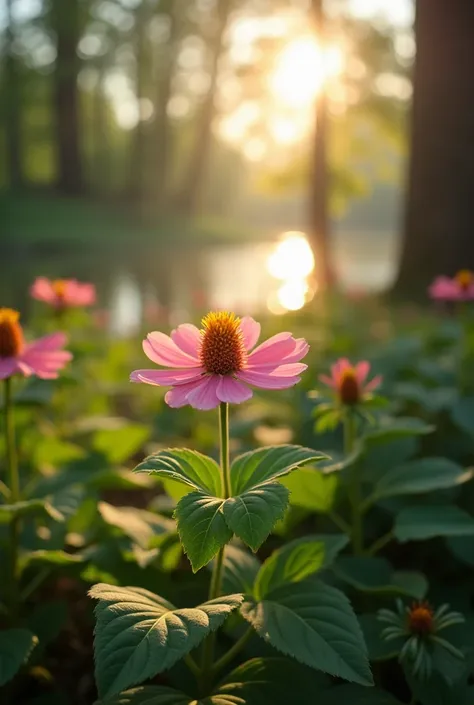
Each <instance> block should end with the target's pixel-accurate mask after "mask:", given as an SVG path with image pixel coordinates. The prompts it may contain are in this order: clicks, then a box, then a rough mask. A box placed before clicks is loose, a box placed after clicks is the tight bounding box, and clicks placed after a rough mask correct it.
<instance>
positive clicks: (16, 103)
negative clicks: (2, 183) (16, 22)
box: [4, 0, 24, 190]
mask: <svg viewBox="0 0 474 705" xmlns="http://www.w3.org/2000/svg"><path fill="white" fill-rule="evenodd" d="M6 11H7V17H6V21H7V27H6V47H5V74H4V75H5V83H4V86H5V92H4V100H5V118H6V124H5V128H6V129H5V137H6V146H7V165H8V179H9V183H10V188H11V189H12V190H16V189H19V188H21V187H22V186H23V182H24V177H23V169H22V144H21V142H22V140H21V116H22V115H21V96H20V76H19V75H18V61H17V58H16V56H15V54H14V51H13V42H14V40H15V29H14V26H13V17H12V0H7V5H6Z"/></svg>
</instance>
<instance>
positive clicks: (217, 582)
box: [200, 402, 231, 695]
mask: <svg viewBox="0 0 474 705" xmlns="http://www.w3.org/2000/svg"><path fill="white" fill-rule="evenodd" d="M219 442H220V459H221V479H222V489H223V491H224V498H225V499H227V498H228V497H230V494H231V487H230V462H229V405H228V404H226V403H224V402H223V403H222V404H220V406H219ZM224 550H225V547H223V548H221V549H220V551H219V553H218V554H217V556H216V559H215V561H214V566H213V568H212V577H211V584H210V587H209V600H214V599H215V598H216V597H219V595H220V594H221V584H222V571H223V567H224ZM215 643H216V633H215V632H211V634H209V636H208V637H207V638H206V640H205V642H204V644H203V649H202V661H201V678H200V689H201V691H202V693H203V694H204V695H205V694H206V691H207V690H208V689H209V687H210V685H211V681H212V671H213V661H214V646H215Z"/></svg>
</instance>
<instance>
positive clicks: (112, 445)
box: [92, 423, 150, 465]
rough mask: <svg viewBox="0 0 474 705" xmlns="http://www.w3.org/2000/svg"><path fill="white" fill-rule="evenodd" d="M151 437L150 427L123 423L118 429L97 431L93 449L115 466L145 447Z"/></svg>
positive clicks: (93, 440)
mask: <svg viewBox="0 0 474 705" xmlns="http://www.w3.org/2000/svg"><path fill="white" fill-rule="evenodd" d="M149 437H150V429H149V427H148V426H144V425H142V424H131V423H123V424H120V426H119V427H118V428H111V429H110V428H104V429H101V430H100V431H97V432H96V433H95V434H94V437H93V439H92V447H93V449H94V450H96V451H98V452H99V453H101V454H103V455H104V456H105V457H106V458H107V460H108V462H109V463H111V464H112V465H114V464H116V463H123V462H125V461H126V460H128V459H129V458H131V457H132V455H134V454H135V453H137V452H138V451H139V450H140V449H141V448H142V447H143V444H144V443H145V441H147V440H148V438H149Z"/></svg>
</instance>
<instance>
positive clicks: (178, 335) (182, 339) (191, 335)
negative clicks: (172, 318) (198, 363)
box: [171, 323, 201, 357]
mask: <svg viewBox="0 0 474 705" xmlns="http://www.w3.org/2000/svg"><path fill="white" fill-rule="evenodd" d="M171 339H172V340H173V342H174V343H176V345H177V346H178V348H181V350H182V351H183V352H185V353H186V354H187V355H191V357H199V348H200V347H201V334H200V332H199V329H198V328H196V326H193V325H192V324H191V323H183V324H182V325H180V326H178V327H177V328H176V330H173V331H172V332H171Z"/></svg>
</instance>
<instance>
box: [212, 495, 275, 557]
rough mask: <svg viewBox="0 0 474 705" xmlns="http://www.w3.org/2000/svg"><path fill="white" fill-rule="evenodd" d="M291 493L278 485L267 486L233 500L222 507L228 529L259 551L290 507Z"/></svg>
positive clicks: (231, 498) (227, 501)
mask: <svg viewBox="0 0 474 705" xmlns="http://www.w3.org/2000/svg"><path fill="white" fill-rule="evenodd" d="M288 496H289V491H288V490H287V489H286V487H283V485H281V484H280V483H279V482H271V483H265V484H263V485H261V486H260V487H256V488H254V489H250V490H246V491H244V492H242V494H240V495H239V496H238V497H230V498H229V499H227V500H226V501H225V503H224V505H223V508H222V511H223V513H224V517H225V521H226V523H227V526H228V527H229V528H230V529H231V530H232V531H233V532H234V534H235V535H236V536H238V537H239V538H240V539H242V541H243V542H244V543H246V544H247V546H250V548H251V549H252V550H253V551H257V550H258V549H259V548H260V546H261V545H262V543H263V542H264V541H265V539H266V538H267V536H268V534H269V533H270V532H271V530H272V528H273V526H274V525H275V523H276V522H277V521H278V519H281V518H282V517H283V515H284V513H285V509H286V508H287V506H288Z"/></svg>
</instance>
